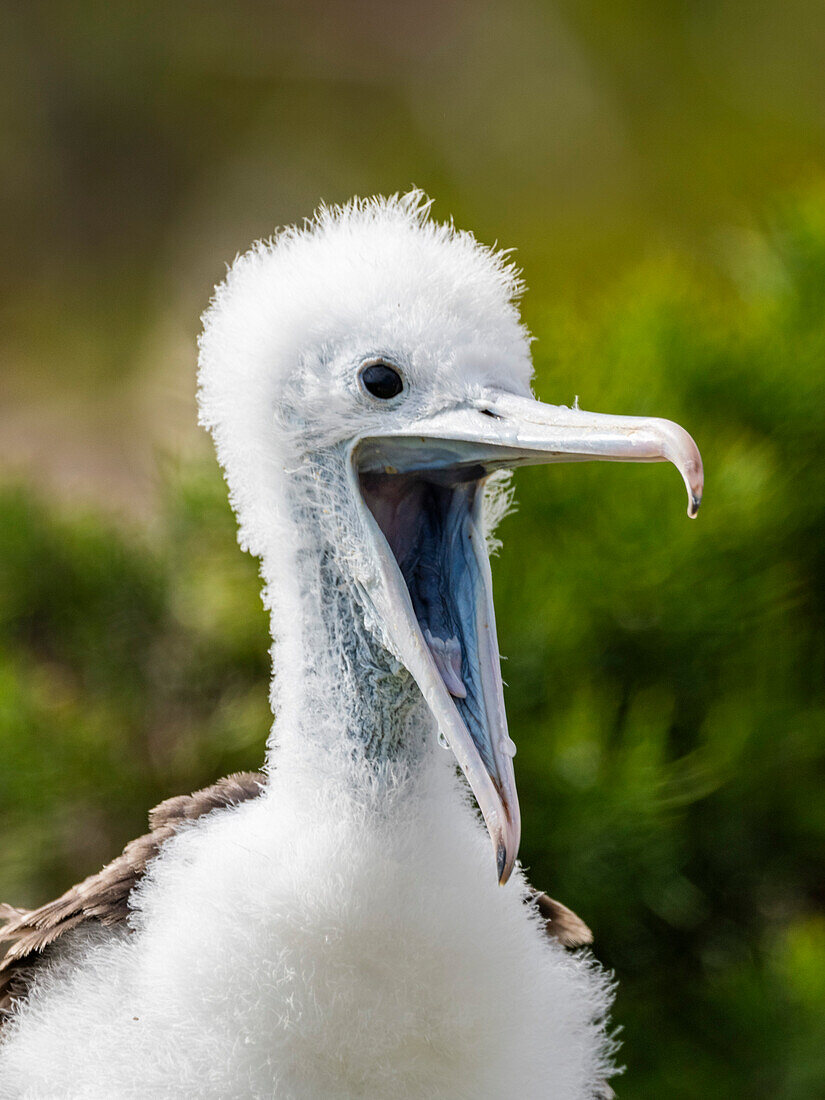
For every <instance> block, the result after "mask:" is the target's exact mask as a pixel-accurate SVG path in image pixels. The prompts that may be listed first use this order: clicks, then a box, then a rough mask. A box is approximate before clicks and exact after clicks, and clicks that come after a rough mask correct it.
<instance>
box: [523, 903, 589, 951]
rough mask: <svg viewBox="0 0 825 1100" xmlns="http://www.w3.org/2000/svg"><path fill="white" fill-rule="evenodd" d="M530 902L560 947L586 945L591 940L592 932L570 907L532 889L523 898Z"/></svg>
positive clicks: (545, 928)
mask: <svg viewBox="0 0 825 1100" xmlns="http://www.w3.org/2000/svg"><path fill="white" fill-rule="evenodd" d="M525 900H526V901H527V903H528V905H530V904H532V905H535V907H536V908H537V909H538V911H539V913H541V915H542V917H543V918H544V930H545V931H546V932H547V935H548V936H550V938H551V939H554V940H558V941H559V943H560V944H561V945H562V947H586V946H587V945H588V944H591V943H592V942H593V933H592V932H591V931H590V929H589V928H588V927H587V925H586V924H585V923H584V921H583V920H582V919H581V917H577V916H576V914H575V913H574V912H573V910H572V909H568V908H567V906H566V905H562V903H561V902H560V901H555V900H554V899H553V898H551V897H548V895H547V894H541V893H539V891H538V890H533V891H531V893H530V894H529V895H528V896H527V898H526V899H525Z"/></svg>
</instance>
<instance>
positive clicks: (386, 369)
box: [361, 363, 404, 401]
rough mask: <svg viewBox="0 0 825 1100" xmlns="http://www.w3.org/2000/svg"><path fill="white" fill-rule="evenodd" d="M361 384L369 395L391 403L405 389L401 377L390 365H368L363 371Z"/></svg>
mask: <svg viewBox="0 0 825 1100" xmlns="http://www.w3.org/2000/svg"><path fill="white" fill-rule="evenodd" d="M361 382H362V384H363V386H364V389H365V390H366V391H367V393H371V394H372V396H373V397H379V398H380V399H381V400H382V401H389V399H390V398H391V397H397V396H398V395H399V393H401V391H402V390H403V389H404V383H403V381H402V380H401V375H400V374H399V373H398V371H397V370H395V368H394V367H391V366H390V365H389V363H368V364H367V366H366V367H364V368H363V370H362V371H361Z"/></svg>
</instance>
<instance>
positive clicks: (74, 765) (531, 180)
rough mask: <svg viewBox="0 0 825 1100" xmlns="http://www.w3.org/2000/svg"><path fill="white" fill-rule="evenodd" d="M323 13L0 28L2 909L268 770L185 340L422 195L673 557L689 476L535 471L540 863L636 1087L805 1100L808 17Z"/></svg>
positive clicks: (527, 598)
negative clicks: (250, 249) (363, 212)
mask: <svg viewBox="0 0 825 1100" xmlns="http://www.w3.org/2000/svg"><path fill="white" fill-rule="evenodd" d="M333 9H334V6H329V7H326V6H320V5H319V6H318V7H315V6H313V5H312V4H309V5H306V4H305V5H301V6H298V5H295V6H292V5H291V4H288V3H284V4H280V5H264V4H257V3H253V2H252V0H248V2H244V3H241V4H238V5H237V6H235V7H234V8H228V7H227V6H223V7H221V6H219V5H217V4H210V3H205V4H203V5H202V6H197V7H195V6H193V7H191V8H190V7H189V6H187V5H184V4H179V5H175V4H172V5H167V4H165V5H163V6H161V5H159V4H158V5H153V4H151V3H149V4H145V5H139V6H125V5H118V4H115V5H108V6H106V7H105V8H104V7H101V6H99V5H93V4H91V3H74V4H72V3H61V4H57V3H47V2H42V3H33V4H32V5H30V7H28V8H27V9H23V8H20V9H19V10H18V11H17V12H16V13H15V14H14V15H12V14H11V13H9V28H8V29H9V33H8V34H7V35H4V36H2V39H0V40H2V42H4V43H5V45H3V46H0V50H5V51H6V56H5V57H4V58H3V60H4V62H5V63H6V64H5V72H6V73H7V74H8V81H9V87H10V89H11V91H12V92H13V96H12V100H11V102H12V109H11V111H10V112H9V113H8V115H7V116H5V117H4V118H3V119H0V121H2V122H4V123H5V125H4V126H3V128H2V129H0V133H2V135H4V137H3V140H4V141H5V144H6V154H7V155H6V157H5V158H4V160H5V162H6V164H7V170H6V171H5V174H4V176H3V177H2V181H0V200H2V201H1V202H0V206H2V209H3V210H4V218H5V219H6V220H7V225H6V226H5V227H4V237H5V239H6V241H7V242H8V243H9V244H10V245H11V247H12V249H13V253H14V261H13V263H12V264H10V265H8V266H6V267H5V268H4V271H3V276H2V278H3V285H2V291H3V317H4V323H3V325H2V326H0V327H2V334H0V348H1V349H2V352H3V364H4V366H3V375H2V379H0V398H2V400H0V452H2V455H3V459H4V462H5V464H6V467H7V474H6V477H5V481H4V488H3V489H2V493H0V761H2V767H0V837H2V844H0V897H2V898H3V899H7V900H9V901H13V902H15V903H18V904H33V903H36V902H37V901H39V900H43V899H45V898H46V897H47V896H50V895H52V894H53V893H54V892H56V891H59V890H62V889H63V888H65V886H67V885H68V884H69V883H71V882H73V881H76V879H77V878H78V877H79V876H82V875H84V874H87V873H89V872H91V871H93V870H95V869H96V867H97V866H99V865H100V863H101V862H102V861H104V860H105V859H108V858H110V857H111V856H112V855H113V854H115V853H116V852H117V851H118V850H119V848H120V846H121V845H122V844H123V843H124V842H125V841H126V840H128V839H130V838H131V837H132V836H134V835H136V833H137V832H139V831H142V829H143V826H144V822H145V812H146V809H147V808H148V807H149V806H150V805H152V804H154V803H155V802H156V801H158V800H160V799H161V798H163V797H166V796H167V795H170V794H174V793H179V792H181V791H184V790H191V789H193V788H194V787H196V786H200V785H203V784H205V783H208V782H210V781H212V780H213V779H214V778H216V777H217V776H218V775H219V774H223V773H225V772H227V771H230V770H236V769H239V768H251V767H256V766H257V765H258V764H259V763H260V760H261V753H262V746H263V741H264V737H265V734H266V730H267V728H268V725H269V715H268V709H267V702H266V687H267V679H268V661H267V654H266V647H267V631H266V624H265V620H264V616H263V612H262V610H261V607H260V603H259V600H258V596H257V579H256V569H255V563H254V562H252V561H250V560H248V559H246V558H245V557H243V556H242V555H241V554H240V553H239V552H238V550H237V547H236V545H235V541H234V524H233V520H232V517H231V515H230V513H229V510H228V506H227V505H226V503H225V498H224V491H223V486H222V483H221V480H220V477H219V475H218V473H217V470H216V468H215V466H214V462H213V460H212V459H211V457H210V456H209V455H208V453H207V451H206V448H205V447H204V446H203V445H202V444H201V443H200V442H199V441H198V440H197V438H196V437H195V435H194V432H193V431H192V430H190V425H191V424H193V421H194V411H193V408H192V403H191V391H192V389H193V370H194V366H193V364H194V351H193V344H194V334H195V332H196V318H197V313H198V311H199V309H200V308H201V307H202V306H203V304H204V303H205V301H206V298H207V296H208V291H209V286H210V285H211V283H212V282H214V281H215V280H216V279H217V278H219V277H220V274H221V268H220V265H221V263H222V261H224V260H226V259H228V258H230V257H231V256H232V254H233V253H234V252H235V251H236V250H237V249H238V248H242V247H244V246H245V245H246V243H247V242H248V240H249V239H251V238H252V237H253V236H260V235H262V234H265V233H267V232H270V231H271V229H272V227H273V225H274V224H275V223H283V222H286V221H289V220H293V219H294V218H296V217H299V216H301V215H303V214H305V213H307V212H308V211H309V210H311V208H312V206H313V205H314V204H315V202H316V201H317V199H318V198H319V197H321V196H323V197H325V198H328V199H343V198H346V197H347V196H348V194H350V193H351V192H353V191H361V192H369V191H372V190H395V189H398V188H403V187H405V186H407V185H408V184H409V182H410V181H411V180H415V182H416V183H419V184H421V185H422V186H425V187H426V188H427V189H428V190H430V191H431V192H432V193H433V194H435V195H436V196H437V197H438V198H439V200H440V201H439V204H438V207H437V210H436V213H437V215H440V216H446V215H447V214H448V213H450V212H454V213H455V214H456V217H457V220H458V221H459V223H461V224H467V225H471V226H473V227H475V228H477V229H478V230H479V233H480V235H481V236H482V237H483V238H485V239H493V238H494V237H496V236H499V238H500V239H501V241H502V242H503V243H505V244H508V245H509V244H516V245H518V247H519V259H520V262H521V263H522V264H523V266H524V268H525V274H526V277H527V280H528V283H529V284H530V285H531V287H532V288H533V290H532V291H531V293H530V294H529V296H528V298H527V300H526V302H525V314H526V318H527V320H528V322H529V324H530V325H531V327H532V329H533V331H534V333H535V334H536V337H537V342H536V345H535V358H536V365H537V382H536V389H537V392H538V394H539V395H540V396H541V397H543V398H544V399H546V400H550V401H556V402H565V403H569V402H570V401H571V400H572V399H573V397H574V396H575V395H576V394H578V395H580V397H581V401H582V404H583V406H584V407H586V408H596V409H598V410H600V411H617V412H631V413H638V414H651V415H662V416H668V417H670V418H672V419H675V420H678V421H680V422H681V423H683V424H684V425H685V426H686V427H687V428H688V429H689V430H690V431H691V432H692V433H693V434H694V436H695V438H696V439H697V442H698V443H699V445H700V448H701V450H702V452H703V455H704V458H705V463H706V470H707V489H706V500H705V504H704V505H703V509H702V512H701V514H700V517H699V519H698V521H697V522H696V523H689V522H688V521H687V520H686V519H685V516H684V508H683V499H682V497H683V491H682V488H681V485H680V484H679V480H678V477H677V475H676V474H675V472H674V471H673V470H672V468H670V467H664V466H657V467H641V468H635V467H625V466H603V465H599V464H594V465H592V466H588V465H581V466H577V465H572V466H567V467H560V468H555V469H553V468H550V469H535V470H528V471H523V472H521V473H520V474H519V475H518V481H517V488H518V499H519V505H520V506H519V509H518V511H517V512H516V513H515V514H514V515H512V516H511V517H509V518H508V519H507V520H506V521H505V523H504V525H503V527H502V529H501V534H502V536H503V538H504V543H505V545H504V549H503V551H502V553H501V556H500V557H499V558H498V559H497V560H496V562H495V566H494V572H495V582H496V593H497V606H498V615H499V633H500V640H501V644H502V649H503V651H504V652H505V653H506V654H507V655H508V658H509V661H508V664H507V665H506V666H505V678H506V679H507V680H508V681H509V685H510V687H509V691H508V708H509V714H510V721H511V727H512V733H513V736H514V738H515V740H516V742H517V743H518V745H519V755H518V759H517V774H518V780H519V787H520V792H521V798H522V803H523V814H524V820H525V837H524V846H523V858H524V861H525V863H526V864H527V865H528V866H529V868H530V874H531V876H532V878H533V880H534V881H535V882H536V883H537V884H539V885H541V886H542V887H543V888H547V889H549V890H551V891H552V892H553V893H555V894H556V895H557V896H559V897H561V898H562V899H563V900H565V901H567V902H568V903H569V904H571V905H573V906H574V907H575V908H576V909H577V910H578V911H579V912H580V913H581V914H582V915H583V916H584V917H585V919H586V920H587V921H588V922H589V923H590V924H591V925H592V926H593V928H594V929H595V931H596V951H597V954H598V955H599V957H600V958H601V959H603V960H604V961H605V962H606V963H607V964H608V965H609V966H611V967H613V968H615V970H616V972H617V975H618V977H619V979H620V983H621V984H620V993H619V999H618V1002H617V1007H616V1021H617V1023H619V1024H620V1025H621V1027H622V1028H623V1039H624V1042H625V1051H624V1058H625V1061H626V1062H627V1064H628V1072H627V1074H626V1076H625V1078H623V1079H622V1080H621V1081H620V1082H619V1086H618V1091H619V1093H620V1095H621V1096H622V1097H626V1098H642V1097H654V1096H655V1097H664V1096H668V1097H673V1098H675V1100H676V1098H684V1100H695V1098H696V1097H700V1096H701V1097H704V1096H707V1097H712V1096H719V1097H723V1096H724V1097H733V1096H742V1097H744V1096H748V1097H755V1098H756V1097H765V1098H768V1097H770V1098H772V1100H791V1098H793V1100H796V1098H799V1100H803V1098H805V1100H808V1098H810V1097H813V1096H818V1095H822V1094H823V1093H825V912H824V911H823V907H824V906H825V799H823V797H822V787H823V783H825V722H823V714H824V713H825V688H823V664H824V663H825V633H823V625H825V624H824V623H823V619H825V549H823V548H824V547H825V467H824V466H823V462H822V454H823V452H824V451H825V415H823V411H824V410H825V392H824V391H825V376H824V374H823V369H822V367H823V362H824V361H825V319H824V317H823V289H825V186H823V184H822V182H821V180H822V175H821V173H820V171H819V166H821V165H822V164H823V161H822V154H823V152H825V150H824V149H823V145H824V144H825V130H823V127H822V122H821V119H822V117H825V112H823V110H822V108H823V104H825V75H823V69H825V67H823V66H821V64H820V65H819V66H817V64H816V62H815V59H816V57H817V56H819V55H818V54H817V42H820V43H821V41H822V38H823V31H825V14H823V9H821V8H820V7H819V6H818V5H814V4H813V3H811V4H804V3H790V4H789V5H786V6H784V7H783V9H782V12H781V18H780V17H779V15H778V14H777V13H778V11H779V9H778V8H777V9H776V11H773V10H771V9H769V8H767V7H766V6H764V5H760V4H756V3H753V4H747V3H746V4H742V5H737V4H733V3H732V2H731V3H727V2H720V3H719V4H717V5H712V6H703V5H697V4H688V3H676V2H675V0H674V2H672V3H666V4H662V3H656V4H654V3H653V2H652V0H651V2H650V3H643V2H642V0H637V2H635V3H633V4H628V5H626V6H616V5H610V4H607V3H600V2H598V0H596V2H592V3H587V4H583V5H582V4H577V5H572V4H566V3H559V4H557V5H554V6H551V5H548V4H543V3H538V2H537V3H526V2H525V3H521V4H518V5H516V6H515V8H512V7H509V6H508V7H507V8H506V10H505V7H504V6H503V5H496V4H482V5H478V6H477V7H473V6H469V5H462V4H452V3H449V4H444V5H432V7H426V6H425V7H424V8H422V9H421V10H420V11H419V12H418V13H417V14H415V13H413V14H410V12H409V10H407V9H405V11H403V12H402V11H400V10H399V9H397V8H395V7H389V6H388V7H386V9H385V8H383V7H382V6H381V5H380V4H367V3H366V2H364V3H354V4H352V5H351V6H342V7H341V9H335V10H333ZM24 10H25V13H26V14H23V13H24ZM817 112H819V113H818V114H817ZM8 166H10V167H8ZM157 364H160V365H159V366H158V365H157ZM181 395H184V396H181ZM142 441H145V448H146V449H145V450H143V451H142V450H141V449H140V448H141V446H144V443H143V442H142ZM153 447H154V448H155V449H154V450H152V448H153ZM87 455H93V456H94V457H95V461H94V462H93V463H91V464H89V463H88V462H87V460H86V457H85V456H87Z"/></svg>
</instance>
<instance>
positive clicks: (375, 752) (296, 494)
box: [263, 452, 435, 785]
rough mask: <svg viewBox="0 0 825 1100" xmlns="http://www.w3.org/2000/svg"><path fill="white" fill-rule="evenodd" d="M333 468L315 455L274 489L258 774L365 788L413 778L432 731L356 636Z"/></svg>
mask: <svg viewBox="0 0 825 1100" xmlns="http://www.w3.org/2000/svg"><path fill="white" fill-rule="evenodd" d="M345 462H346V459H345V457H344V456H343V455H342V454H341V453H340V452H333V453H331V454H330V453H326V454H324V455H322V456H321V457H320V458H319V457H317V456H316V457H315V458H313V459H312V460H311V461H308V462H307V463H305V464H304V465H303V466H301V467H300V468H299V470H298V471H297V472H296V473H294V474H293V475H292V476H291V477H289V478H288V480H286V482H285V485H284V493H285V498H286V504H287V507H286V508H285V509H284V511H285V512H286V514H287V515H288V516H289V519H290V522H291V527H292V530H291V532H286V533H284V532H282V533H281V535H282V540H283V541H282V542H281V543H280V545H279V546H277V547H275V546H273V548H272V549H273V553H272V554H270V555H267V556H265V558H264V565H263V573H264V576H265V577H266V578H267V581H268V584H267V587H266V589H265V600H266V602H267V603H268V604H269V606H270V608H271V611H272V623H273V637H274V638H275V642H274V644H273V647H272V660H273V669H274V679H273V692H272V699H273V710H274V711H275V715H276V719H275V723H274V725H273V730H272V737H271V740H270V746H269V763H270V765H272V766H276V767H277V768H278V769H287V770H289V769H292V768H305V767H306V768H320V769H321V770H322V771H323V772H324V773H325V774H326V775H330V774H334V773H335V772H336V771H338V772H339V773H340V775H341V778H342V780H345V781H346V782H347V783H351V782H353V781H358V780H359V778H360V780H361V782H362V783H366V784H369V785H372V784H373V783H374V781H375V777H376V776H377V775H380V774H385V773H387V766H388V765H391V766H392V768H391V770H392V771H393V772H394V773H398V772H399V770H400V771H401V772H404V771H407V770H410V771H415V770H417V768H418V766H419V765H420V762H421V760H422V759H423V757H424V755H425V753H426V751H427V748H428V746H429V747H431V746H432V745H433V744H434V741H435V723H434V719H433V717H432V714H431V712H430V710H429V708H428V707H427V705H426V703H425V702H424V699H423V697H422V695H421V692H420V690H419V688H418V685H417V684H416V682H415V680H414V679H413V677H412V676H411V675H410V673H409V672H408V671H407V669H406V668H405V667H404V666H403V665H401V664H400V663H399V662H398V660H397V659H396V658H395V657H394V656H393V655H392V654H391V653H390V652H389V651H388V650H387V649H386V647H385V646H384V645H383V644H382V643H381V641H380V640H379V639H378V637H377V635H376V631H375V630H374V629H370V626H368V625H367V621H368V619H369V618H370V616H371V615H372V617H373V618H374V613H372V610H371V607H370V604H369V602H368V599H367V597H366V596H365V594H364V592H363V590H362V588H361V586H360V585H359V584H358V582H357V581H356V579H355V578H354V576H353V569H354V552H353V548H352V547H353V545H357V543H358V542H359V541H362V535H361V533H360V532H358V531H357V530H353V529H354V528H355V527H356V524H357V523H358V522H359V520H358V517H357V516H356V515H355V513H354V506H352V505H350V508H351V510H352V511H351V514H348V512H347V511H346V510H344V511H343V513H342V511H341V505H340V502H341V501H344V500H349V499H350V490H349V486H348V485H347V484H346V468H345ZM331 500H336V501H337V502H338V506H337V508H336V509H335V510H334V511H332V510H331V509H330V501H331ZM353 535H354V536H355V537H353ZM290 545H291V546H292V548H293V551H292V553H291V554H289V556H288V557H287V554H286V548H287V546H290Z"/></svg>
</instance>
